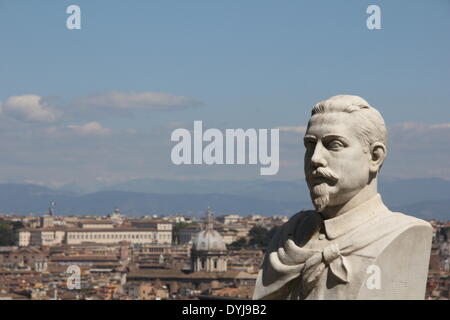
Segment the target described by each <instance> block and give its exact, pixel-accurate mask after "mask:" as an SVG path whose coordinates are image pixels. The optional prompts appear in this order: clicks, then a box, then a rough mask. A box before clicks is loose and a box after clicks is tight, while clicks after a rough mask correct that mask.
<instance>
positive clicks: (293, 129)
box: [278, 126, 306, 134]
mask: <svg viewBox="0 0 450 320" xmlns="http://www.w3.org/2000/svg"><path fill="white" fill-rule="evenodd" d="M278 129H280V131H282V132H292V133H301V134H303V133H305V132H306V126H292V127H278Z"/></svg>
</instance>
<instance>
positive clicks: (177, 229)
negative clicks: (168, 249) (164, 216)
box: [172, 222, 190, 244]
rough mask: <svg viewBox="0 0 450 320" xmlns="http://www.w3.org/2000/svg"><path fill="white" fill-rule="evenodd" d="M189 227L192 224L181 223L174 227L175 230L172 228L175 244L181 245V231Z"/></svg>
mask: <svg viewBox="0 0 450 320" xmlns="http://www.w3.org/2000/svg"><path fill="white" fill-rule="evenodd" d="M189 225H190V223H186V222H179V223H176V224H175V225H174V226H173V228H172V235H173V243H175V244H178V243H180V231H181V230H182V229H184V228H186V227H187V226H189Z"/></svg>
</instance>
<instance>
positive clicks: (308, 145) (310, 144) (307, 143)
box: [305, 141, 316, 150]
mask: <svg viewBox="0 0 450 320" xmlns="http://www.w3.org/2000/svg"><path fill="white" fill-rule="evenodd" d="M315 147H316V143H315V142H314V141H305V148H306V149H308V150H313V149H314V148H315Z"/></svg>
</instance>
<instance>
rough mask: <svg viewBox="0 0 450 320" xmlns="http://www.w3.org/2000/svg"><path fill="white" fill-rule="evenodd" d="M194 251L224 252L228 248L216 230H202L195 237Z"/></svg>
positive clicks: (193, 242)
mask: <svg viewBox="0 0 450 320" xmlns="http://www.w3.org/2000/svg"><path fill="white" fill-rule="evenodd" d="M192 249H193V250H196V251H223V250H226V249H227V247H226V245H225V242H224V241H223V237H222V236H221V235H220V233H219V232H217V231H216V230H211V229H206V230H202V231H200V232H199V233H197V234H196V235H195V236H194V239H193V241H192Z"/></svg>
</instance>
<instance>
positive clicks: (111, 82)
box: [0, 0, 450, 185]
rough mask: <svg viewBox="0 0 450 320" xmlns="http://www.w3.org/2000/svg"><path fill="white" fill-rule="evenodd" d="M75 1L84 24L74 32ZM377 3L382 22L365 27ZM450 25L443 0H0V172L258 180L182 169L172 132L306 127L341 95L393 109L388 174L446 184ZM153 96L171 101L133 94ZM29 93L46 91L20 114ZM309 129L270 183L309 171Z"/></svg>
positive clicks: (43, 179)
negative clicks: (69, 24) (318, 108)
mask: <svg viewBox="0 0 450 320" xmlns="http://www.w3.org/2000/svg"><path fill="white" fill-rule="evenodd" d="M71 4H76V5H79V6H80V8H81V21H82V22H81V24H82V29H81V30H68V29H67V28H66V18H67V17H68V14H66V13H65V11H66V8H67V7H68V6H69V5H71ZM370 4H377V5H379V6H380V8H381V25H382V30H368V29H367V28H366V19H367V17H368V15H367V14H366V8H367V7H368V6H369V5H370ZM449 34H450V2H449V1H446V0H435V1H400V0H398V1H360V0H355V1H297V0H296V1H273V0H271V1H269V0H259V1H250V0H248V1H206V0H205V1H199V0H192V1H167V0H164V1H145V2H144V1H127V2H125V1H95V0H89V1H81V0H78V1H61V0H58V1H57V0H54V1H0V101H1V102H2V105H3V111H2V114H1V118H0V127H1V129H0V132H1V133H2V137H0V147H1V148H2V149H3V150H4V153H5V154H6V156H4V157H3V159H2V160H0V180H1V181H16V182H27V181H28V182H35V183H43V184H52V185H61V184H64V183H72V182H73V183H78V184H84V185H92V184H93V183H96V182H102V181H112V182H114V181H122V180H127V179H132V178H144V177H160V178H164V177H166V178H170V179H179V178H183V179H197V178H209V179H222V178H231V179H241V178H245V179H260V178H261V177H260V176H259V169H258V168H256V167H254V166H253V167H252V166H250V167H248V166H243V167H236V166H235V167H226V166H223V167H221V166H213V167H204V166H203V167H202V166H200V167H186V166H185V167H183V166H181V167H176V166H174V165H172V164H171V163H170V159H169V158H170V149H171V147H172V146H173V144H171V143H170V132H171V130H173V128H176V127H180V126H181V127H183V126H184V127H187V128H188V129H190V128H192V125H193V121H194V120H203V121H204V122H205V123H206V124H207V125H208V126H209V127H217V128H239V127H242V128H275V127H295V126H304V125H305V124H306V123H307V120H308V116H309V112H310V109H311V107H312V106H313V104H315V103H316V102H317V101H319V100H322V99H325V98H327V97H329V96H332V95H335V94H340V93H348V94H356V95H360V96H362V97H363V98H365V99H366V100H367V101H369V103H371V104H372V105H373V106H375V107H376V108H378V109H379V110H380V112H381V113H382V114H383V116H384V118H385V120H386V123H387V124H388V126H389V128H390V131H391V132H392V139H391V141H392V145H391V146H392V148H391V150H392V151H391V153H390V159H388V162H387V164H386V170H385V171H386V175H389V176H394V177H402V178H407V177H419V176H420V177H424V176H427V177H428V176H438V177H443V178H446V179H450V169H448V168H447V165H448V163H450V143H449V142H448V141H449V140H450V139H448V138H449V137H450V125H449V126H447V125H446V124H448V123H450V90H449V89H448V87H449V83H450V61H449V59H450V41H448V39H449V38H448V37H449ZM111 92H117V93H119V98H117V97H116V98H117V99H119V101H117V99H116V100H114V99H113V98H111V96H110V94H111ZM146 92H147V93H148V92H150V93H158V94H163V96H158V97H159V98H160V99H162V101H163V102H162V104H161V105H158V106H157V107H154V106H147V105H142V104H143V103H142V101H145V99H146V98H148V96H145V95H144V96H140V98H139V99H141V100H139V99H138V100H139V101H141V102H140V104H139V103H134V104H133V102H130V101H129V100H130V99H131V100H132V99H133V97H134V96H133V95H136V94H137V95H139V94H140V93H146ZM23 95H34V96H37V97H39V98H42V100H40V102H37V100H33V102H27V103H31V104H32V105H31V106H29V107H28V108H22V109H21V110H13V109H14V108H13V107H14V106H16V105H17V103H19V104H20V103H23V101H22V102H20V101H19V102H17V101H16V102H14V101H12V100H8V99H10V98H11V97H17V96H23ZM180 97H184V98H180ZM28 98H29V97H28ZM152 99H154V97H153V98H152ZM168 100H170V101H171V102H170V103H169V102H167V101H168ZM27 101H28V100H27ZM133 101H136V100H133ZM152 101H153V100H152ZM158 101H159V100H158ZM14 103H15V104H14ZM33 103H34V104H37V106H36V105H33ZM144 104H145V103H144ZM39 105H41V107H42V108H43V109H42V108H41V109H40V112H41V113H40V114H36V113H33V114H31V115H30V114H25V113H26V112H32V111H33V110H32V109H33V108H34V107H37V108H39ZM47 107H48V108H49V109H48V110H47V109H46V108H47ZM46 111H48V112H46ZM42 112H44V113H42ZM49 112H50V113H52V114H49ZM87 124H90V125H87ZM300 138H301V135H299V134H298V132H297V133H295V132H293V131H292V130H291V131H289V130H286V131H285V132H282V135H281V150H280V160H281V161H282V163H285V164H286V165H285V166H283V167H282V168H281V169H280V173H279V174H278V175H277V176H274V177H271V179H292V178H294V179H297V178H301V177H302V176H303V172H302V157H303V149H302V148H303V147H302V145H301V144H299V143H298V141H300ZM394 147H395V149H394ZM424 150H427V152H426V154H425V153H424ZM119 158H120V159H119ZM430 159H431V160H432V164H431V163H430ZM266 178H267V177H266Z"/></svg>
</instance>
